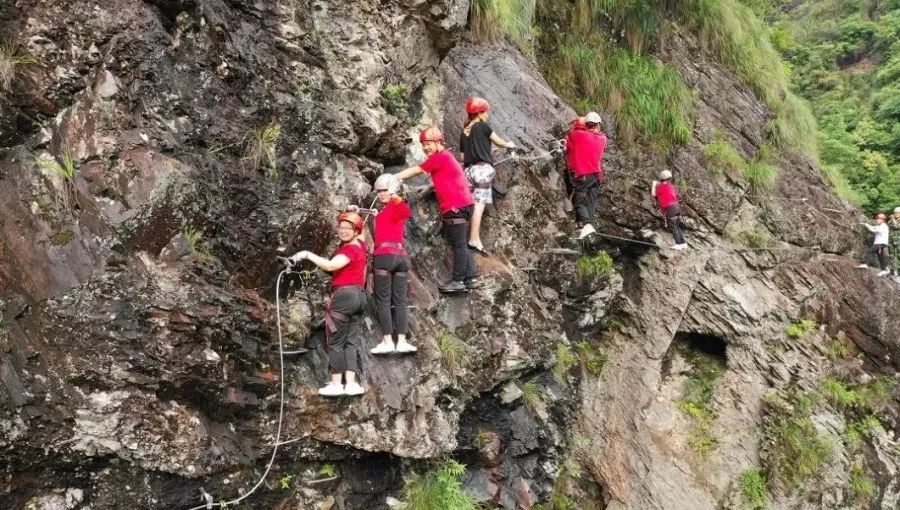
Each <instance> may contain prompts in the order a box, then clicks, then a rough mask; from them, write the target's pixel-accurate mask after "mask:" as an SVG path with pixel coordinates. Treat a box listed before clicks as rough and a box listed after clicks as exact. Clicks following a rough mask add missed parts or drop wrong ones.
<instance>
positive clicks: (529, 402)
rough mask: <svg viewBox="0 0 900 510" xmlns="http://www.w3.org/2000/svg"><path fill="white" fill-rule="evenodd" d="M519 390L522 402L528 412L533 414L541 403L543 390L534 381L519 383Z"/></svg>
mask: <svg viewBox="0 0 900 510" xmlns="http://www.w3.org/2000/svg"><path fill="white" fill-rule="evenodd" d="M518 386H519V390H521V392H522V402H523V403H524V404H525V407H526V408H528V410H529V411H532V412H534V411H535V410H536V409H537V408H538V407H540V405H541V403H542V402H543V395H544V390H543V388H541V385H540V384H538V383H537V381H535V380H534V379H529V380H527V381H519V383H518Z"/></svg>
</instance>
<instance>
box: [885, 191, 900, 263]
mask: <svg viewBox="0 0 900 510" xmlns="http://www.w3.org/2000/svg"><path fill="white" fill-rule="evenodd" d="M887 226H888V230H889V231H890V234H889V236H888V255H889V256H890V260H891V269H892V270H893V271H894V276H897V274H898V273H900V207H895V208H894V214H892V215H891V217H890V218H889V219H888V222H887Z"/></svg>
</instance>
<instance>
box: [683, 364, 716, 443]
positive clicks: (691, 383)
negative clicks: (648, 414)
mask: <svg viewBox="0 0 900 510" xmlns="http://www.w3.org/2000/svg"><path fill="white" fill-rule="evenodd" d="M688 353H689V355H688V356H687V361H688V362H689V363H690V364H691V365H692V368H691V371H690V373H689V374H688V377H687V379H685V381H684V387H683V395H682V397H681V400H680V401H679V402H678V409H679V410H681V412H683V413H684V414H685V415H687V416H688V417H689V418H690V419H691V431H690V435H689V436H688V444H690V445H691V447H693V448H694V450H695V451H696V452H697V453H698V454H700V455H701V456H706V455H707V454H709V453H710V452H711V451H713V450H715V449H716V447H718V445H719V439H718V438H717V437H715V435H714V434H713V433H712V426H713V424H714V423H715V421H716V418H717V417H718V415H717V414H716V412H715V411H713V410H712V408H711V407H710V403H711V401H712V396H713V393H714V392H715V389H716V383H717V381H718V379H719V378H720V377H721V376H722V374H723V373H724V372H725V366H724V365H723V364H722V362H721V361H720V360H719V359H717V358H716V357H715V356H712V355H709V354H706V353H703V352H698V351H688Z"/></svg>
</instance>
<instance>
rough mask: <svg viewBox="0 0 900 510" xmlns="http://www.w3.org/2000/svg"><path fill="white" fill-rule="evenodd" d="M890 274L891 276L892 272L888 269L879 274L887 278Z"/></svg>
mask: <svg viewBox="0 0 900 510" xmlns="http://www.w3.org/2000/svg"><path fill="white" fill-rule="evenodd" d="M889 274H891V272H890V271H888V270H887V269H885V270H884V271H879V272H878V276H887V275H889Z"/></svg>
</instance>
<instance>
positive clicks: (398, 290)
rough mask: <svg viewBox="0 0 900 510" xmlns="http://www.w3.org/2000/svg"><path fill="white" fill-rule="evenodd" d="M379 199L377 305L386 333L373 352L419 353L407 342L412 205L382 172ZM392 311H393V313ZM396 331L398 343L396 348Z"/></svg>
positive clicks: (393, 179) (392, 178) (397, 184)
mask: <svg viewBox="0 0 900 510" xmlns="http://www.w3.org/2000/svg"><path fill="white" fill-rule="evenodd" d="M375 192H376V193H377V194H378V201H380V202H381V203H382V204H384V207H383V208H382V209H381V212H379V213H377V215H376V216H375V250H374V255H375V260H374V273H375V278H374V280H375V304H376V309H377V310H378V323H379V325H380V326H381V333H382V335H383V338H382V341H381V343H380V344H378V345H377V346H375V348H373V349H372V351H371V352H372V354H386V353H389V352H395V350H396V352H401V353H405V352H416V348H415V347H414V346H413V345H411V344H410V343H409V342H407V341H406V334H407V330H408V329H409V326H408V325H409V309H408V306H409V301H408V298H407V291H408V288H409V280H408V278H407V274H408V273H409V270H410V263H409V254H408V253H407V252H406V247H405V246H404V244H403V243H404V241H405V235H406V220H408V219H409V217H410V216H412V212H411V211H410V209H409V205H408V204H407V203H406V201H405V200H403V199H402V198H400V197H399V196H398V195H397V194H398V193H399V192H400V180H399V179H397V177H396V176H395V175H392V174H382V175H380V176H378V179H375ZM392 310H393V313H392ZM394 334H396V335H397V346H396V349H395V347H394Z"/></svg>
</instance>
